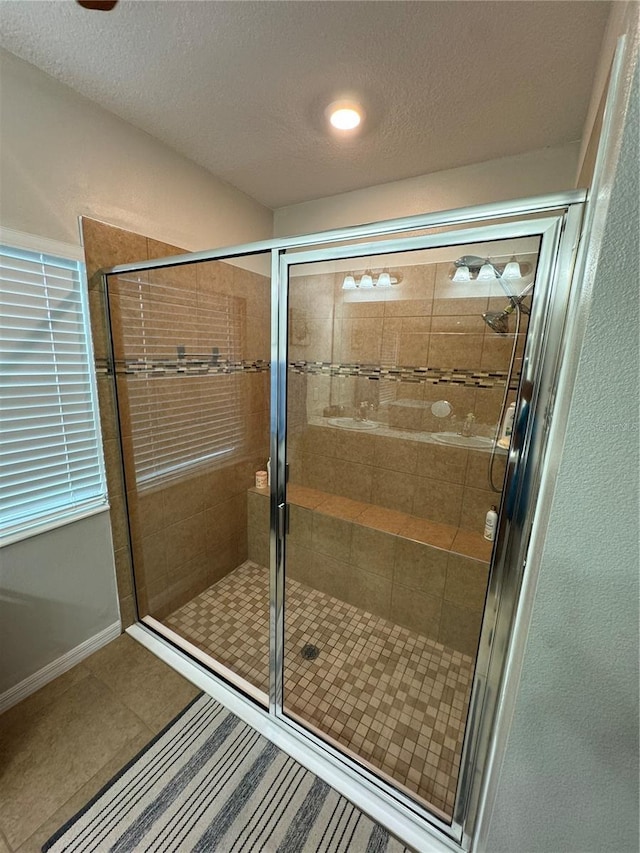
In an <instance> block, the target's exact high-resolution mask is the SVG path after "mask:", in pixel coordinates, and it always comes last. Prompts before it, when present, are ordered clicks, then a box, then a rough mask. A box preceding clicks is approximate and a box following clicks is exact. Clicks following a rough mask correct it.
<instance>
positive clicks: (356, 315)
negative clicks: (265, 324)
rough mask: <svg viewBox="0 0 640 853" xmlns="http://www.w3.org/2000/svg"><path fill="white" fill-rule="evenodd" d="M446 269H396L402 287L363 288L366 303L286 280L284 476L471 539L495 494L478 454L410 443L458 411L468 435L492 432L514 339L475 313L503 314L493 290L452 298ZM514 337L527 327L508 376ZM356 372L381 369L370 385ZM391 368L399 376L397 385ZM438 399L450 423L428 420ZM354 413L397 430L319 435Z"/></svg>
mask: <svg viewBox="0 0 640 853" xmlns="http://www.w3.org/2000/svg"><path fill="white" fill-rule="evenodd" d="M450 270H451V265H450V264H430V265H415V266H405V267H401V268H399V269H398V271H399V273H400V275H401V276H402V282H401V284H400V285H399V286H398V287H397V288H394V290H393V291H392V292H390V291H382V292H375V291H373V292H372V291H369V293H368V294H367V295H368V297H369V301H363V297H364V294H363V293H361V292H355V293H354V292H353V291H343V290H342V289H341V283H342V279H343V277H344V273H338V274H335V275H334V274H332V275H314V276H305V277H301V276H300V277H294V278H293V279H292V283H291V289H290V306H291V309H290V321H291V329H290V336H289V341H290V346H289V354H290V360H291V361H294V362H295V363H296V368H295V371H297V372H291V371H290V377H289V378H290V386H291V387H295V388H297V389H299V390H298V393H296V394H295V396H294V397H293V398H292V399H290V401H289V460H290V465H291V478H292V481H293V482H296V483H300V484H301V485H306V486H309V487H312V488H315V489H321V490H323V491H326V492H329V493H332V494H338V495H342V496H344V497H348V498H352V499H354V500H358V501H365V502H370V503H373V504H377V505H380V506H384V507H388V508H389V509H393V510H399V511H402V512H408V513H411V514H413V515H417V516H421V517H424V518H428V519H431V520H433V521H438V522H442V523H446V524H450V525H454V526H459V527H462V528H465V529H469V530H474V531H480V532H481V531H482V528H483V525H484V518H485V515H486V512H487V510H488V509H489V507H490V506H491V504H493V503H496V498H497V497H499V496H496V494H495V492H492V491H491V489H490V485H489V479H488V462H489V454H488V453H486V452H480V451H472V450H467V449H465V448H457V447H445V446H439V445H434V444H432V443H428V442H425V441H423V440H421V436H423V435H424V433H431V432H440V431H453V432H457V431H458V430H459V429H460V426H461V424H462V422H463V421H464V419H465V417H466V416H467V414H469V413H472V414H473V415H474V417H475V424H474V429H475V432H477V433H478V434H479V435H485V436H492V435H493V434H494V431H495V426H496V423H497V421H498V419H499V416H500V406H501V403H502V398H503V393H504V383H505V380H506V374H507V370H508V366H509V359H510V355H511V348H512V345H513V334H510V335H507V336H500V335H497V334H496V333H495V332H493V331H491V330H490V329H489V328H488V327H487V326H486V324H485V323H484V321H483V320H482V314H483V313H484V312H485V311H488V310H501V309H502V308H504V306H505V304H506V298H505V296H504V295H503V293H502V290H501V289H500V286H499V285H498V284H497V283H496V284H495V285H492V289H491V292H490V293H488V294H487V295H484V296H481V297H468V296H467V297H465V298H459V297H458V296H457V292H459V288H456V285H455V284H453V283H452V282H451V280H450V278H449V273H450ZM467 292H468V291H467ZM494 294H495V295H494ZM356 300H357V301H356ZM511 324H512V328H513V327H514V326H515V324H514V322H513V320H512V321H511ZM525 332H526V322H525V323H523V325H522V328H521V334H520V336H519V341H518V357H517V359H516V364H515V371H516V374H515V375H516V377H517V375H518V371H519V369H520V364H521V356H522V349H523V345H524V337H525ZM364 365H367V366H375V367H376V368H377V369H379V371H380V372H377V371H376V372H375V373H374V376H375V378H369V377H368V376H367V375H363V374H366V373H367V371H366V370H363V366H364ZM397 368H404V370H403V371H402V380H400V379H399V374H395V373H394V371H395V369H397ZM424 368H428V375H427V374H426V373H425V372H424ZM369 373H370V374H371V373H372V371H369ZM390 373H391V377H390V376H389V374H390ZM512 387H515V383H512ZM514 398H515V393H512V395H511V399H514ZM438 400H446V401H448V402H449V403H450V404H451V406H452V415H451V416H450V417H448V418H445V419H440V418H437V417H435V416H434V415H433V414H432V412H431V405H432V403H434V402H436V401H438ZM362 404H364V406H365V407H366V409H365V411H366V415H367V417H369V418H370V419H372V420H374V421H378V422H380V423H383V424H385V425H387V426H389V427H391V428H392V430H395V431H401V432H398V433H397V435H394V436H390V435H381V434H378V435H376V434H375V433H374V432H371V433H367V432H354V433H348V432H346V431H344V430H338V429H333V428H331V427H330V426H329V424H328V421H327V420H326V417H327V416H328V415H330V414H334V415H335V414H342V413H344V415H346V416H352V415H354V414H357V413H358V412H359V410H360V407H361V405H362ZM318 418H320V419H322V418H324V420H323V421H318V420H315V421H314V419H318ZM309 421H312V422H311V423H309ZM503 474H504V455H502V456H501V455H498V457H497V459H496V463H495V469H494V477H493V479H494V482H495V483H496V485H499V484H501V482H502V477H503Z"/></svg>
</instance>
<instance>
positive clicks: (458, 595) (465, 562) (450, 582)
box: [444, 554, 489, 612]
mask: <svg viewBox="0 0 640 853" xmlns="http://www.w3.org/2000/svg"><path fill="white" fill-rule="evenodd" d="M488 577H489V566H488V565H487V564H486V563H484V562H482V561H481V560H472V559H470V558H468V557H461V556H460V555H459V554H449V555H448V558H447V582H446V586H445V589H444V597H445V599H446V600H447V601H450V602H452V603H453V604H457V605H458V606H459V607H465V608H466V609H467V610H475V611H478V612H481V611H482V610H483V608H484V597H485V593H486V591H487V580H488Z"/></svg>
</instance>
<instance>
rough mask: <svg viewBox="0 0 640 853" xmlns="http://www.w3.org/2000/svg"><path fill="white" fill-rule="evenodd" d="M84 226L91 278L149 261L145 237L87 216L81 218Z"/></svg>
mask: <svg viewBox="0 0 640 853" xmlns="http://www.w3.org/2000/svg"><path fill="white" fill-rule="evenodd" d="M80 226H81V229H82V244H83V246H84V256H85V262H86V265H87V277H88V278H91V276H93V275H94V273H96V272H97V271H98V270H99V269H103V268H105V267H113V266H116V264H129V263H134V261H141V260H147V238H146V237H144V236H142V235H141V234H135V233H133V232H132V231H125V230H123V229H122V228H115V227H114V226H113V225H107V224H105V223H104V222H98V221H97V220H95V219H89V218H88V217H86V216H83V217H81V219H80Z"/></svg>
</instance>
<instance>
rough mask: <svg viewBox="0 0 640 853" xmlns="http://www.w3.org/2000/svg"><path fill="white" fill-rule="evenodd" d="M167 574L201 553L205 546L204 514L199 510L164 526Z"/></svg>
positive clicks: (170, 574)
mask: <svg viewBox="0 0 640 853" xmlns="http://www.w3.org/2000/svg"><path fill="white" fill-rule="evenodd" d="M165 535H166V553H167V574H168V575H169V576H173V572H174V571H175V569H177V568H178V567H180V566H182V565H184V563H188V562H189V561H190V560H193V559H195V558H196V557H197V556H199V555H200V554H203V553H204V551H205V548H206V539H205V515H204V512H199V513H197V515H192V516H191V517H190V518H185V519H182V520H181V521H178V522H177V523H176V524H171V525H170V526H168V527H167V528H166V533H165Z"/></svg>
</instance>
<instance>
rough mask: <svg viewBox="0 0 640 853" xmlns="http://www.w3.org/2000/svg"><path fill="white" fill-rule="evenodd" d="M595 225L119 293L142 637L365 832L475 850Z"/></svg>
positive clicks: (439, 229) (186, 259) (112, 295)
mask: <svg viewBox="0 0 640 853" xmlns="http://www.w3.org/2000/svg"><path fill="white" fill-rule="evenodd" d="M582 201H583V196H582V194H580V193H571V194H565V195H563V196H553V197H546V198H541V199H533V200H527V201H523V202H518V203H511V204H508V205H486V206H483V207H479V208H470V209H467V210H462V211H449V212H446V213H443V214H432V215H425V216H418V217H410V218H407V219H404V220H394V221H390V222H386V223H376V224H374V225H369V226H362V227H358V228H350V229H344V230H341V231H335V232H325V233H323V234H317V235H310V236H307V237H296V238H290V239H282V240H274V241H270V242H269V243H263V244H254V245H250V246H241V247H237V248H234V249H228V250H221V251H214V252H205V253H197V254H193V255H185V256H179V257H174V258H169V259H163V260H162V261H157V262H154V261H146V262H140V263H139V264H130V265H127V266H126V267H116V268H114V269H113V270H110V271H108V272H107V273H106V274H105V276H104V282H105V287H106V293H107V295H108V299H107V312H108V322H109V328H110V330H111V346H112V357H111V372H112V373H113V376H114V382H115V386H116V391H117V408H118V420H119V433H120V440H121V447H122V460H123V470H124V477H125V484H126V494H127V508H128V520H129V532H130V542H131V551H132V558H133V566H134V582H135V590H136V600H137V608H138V616H139V620H140V623H141V624H142V625H143V626H144V628H145V630H147V631H150V632H153V633H155V634H156V635H159V636H161V637H163V638H164V639H165V640H166V641H168V642H170V643H171V644H173V645H174V646H176V647H178V648H180V649H181V650H182V651H183V652H184V653H185V654H187V655H189V656H190V657H191V658H193V659H195V660H197V661H199V662H200V663H201V664H203V665H204V666H205V667H207V669H208V670H209V671H210V672H211V673H212V675H211V678H212V683H213V681H215V679H223V680H224V681H225V682H226V683H227V684H230V685H232V686H233V687H234V688H235V689H237V690H238V691H240V692H241V693H242V695H244V696H245V697H247V700H246V701H252V702H254V703H257V705H258V706H260V707H262V708H263V709H264V714H265V719H268V720H270V721H271V722H272V723H273V724H275V725H277V726H278V727H280V729H281V730H282V731H283V732H286V733H291V734H292V735H295V736H296V737H298V739H300V738H302V739H303V741H304V743H306V744H308V748H309V749H310V750H315V751H316V753H317V754H321V755H322V759H323V761H325V762H328V765H327V766H330V765H331V764H333V765H334V766H336V767H340V768H341V769H342V770H344V771H346V772H347V773H348V774H350V777H351V779H352V780H353V784H354V785H355V786H356V787H357V788H358V790H360V792H361V795H359V796H360V803H365V807H366V803H369V809H370V810H371V811H373V812H374V813H375V809H376V806H375V803H376V802H384V803H385V804H387V805H388V806H389V807H391V808H393V809H395V810H396V811H397V813H398V814H399V815H401V816H402V817H403V818H404V819H407V820H409V821H410V822H411V823H412V825H413V826H414V827H417V828H418V829H419V830H422V829H424V830H425V831H436V832H439V833H440V834H442V835H444V836H446V837H448V838H451V839H453V840H454V841H456V842H458V843H460V844H462V846H466V844H467V842H468V839H469V837H470V833H471V831H472V828H473V822H474V820H475V817H476V813H477V808H478V803H479V799H480V796H481V790H482V785H483V782H484V780H483V769H484V767H485V765H486V762H487V761H488V758H489V756H490V752H491V745H492V744H491V726H492V721H493V718H494V713H495V710H496V706H497V701H498V697H499V691H500V688H501V680H502V676H503V672H504V669H505V663H506V661H507V656H508V652H509V642H510V636H511V631H512V624H513V621H514V618H515V615H516V612H517V608H518V599H519V592H520V587H521V583H522V577H523V572H524V565H525V556H526V549H527V542H528V537H529V532H530V529H531V524H532V522H533V518H534V512H535V496H536V488H537V481H538V477H539V473H540V467H541V465H542V463H543V460H544V450H545V440H546V434H547V430H548V424H549V418H550V413H551V403H552V401H553V394H554V387H555V381H556V372H557V364H558V361H559V358H560V357H561V352H562V329H563V324H564V320H565V316H566V311H567V304H568V299H569V282H570V272H571V266H572V262H573V254H574V251H575V245H576V241H577V237H578V233H579V224H580V218H581V204H582ZM511 403H513V404H514V406H515V417H514V418H513V424H512V426H510V421H508V419H507V418H506V412H507V409H508V407H509V405H510V404H511ZM268 458H270V463H271V464H270V470H271V483H270V485H269V486H267V487H266V488H265V487H264V486H263V485H261V484H260V483H259V482H258V481H257V480H256V477H255V474H256V472H258V471H263V470H266V469H267V460H268ZM492 506H495V507H496V508H497V511H498V524H497V528H496V533H495V539H494V541H491V539H487V538H485V535H484V533H485V519H486V516H487V512H488V511H489V510H490V509H491V507H492ZM367 798H368V799H367ZM376 798H377V799H376ZM429 827H430V828H431V829H430V830H429V829H428V828H429Z"/></svg>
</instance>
